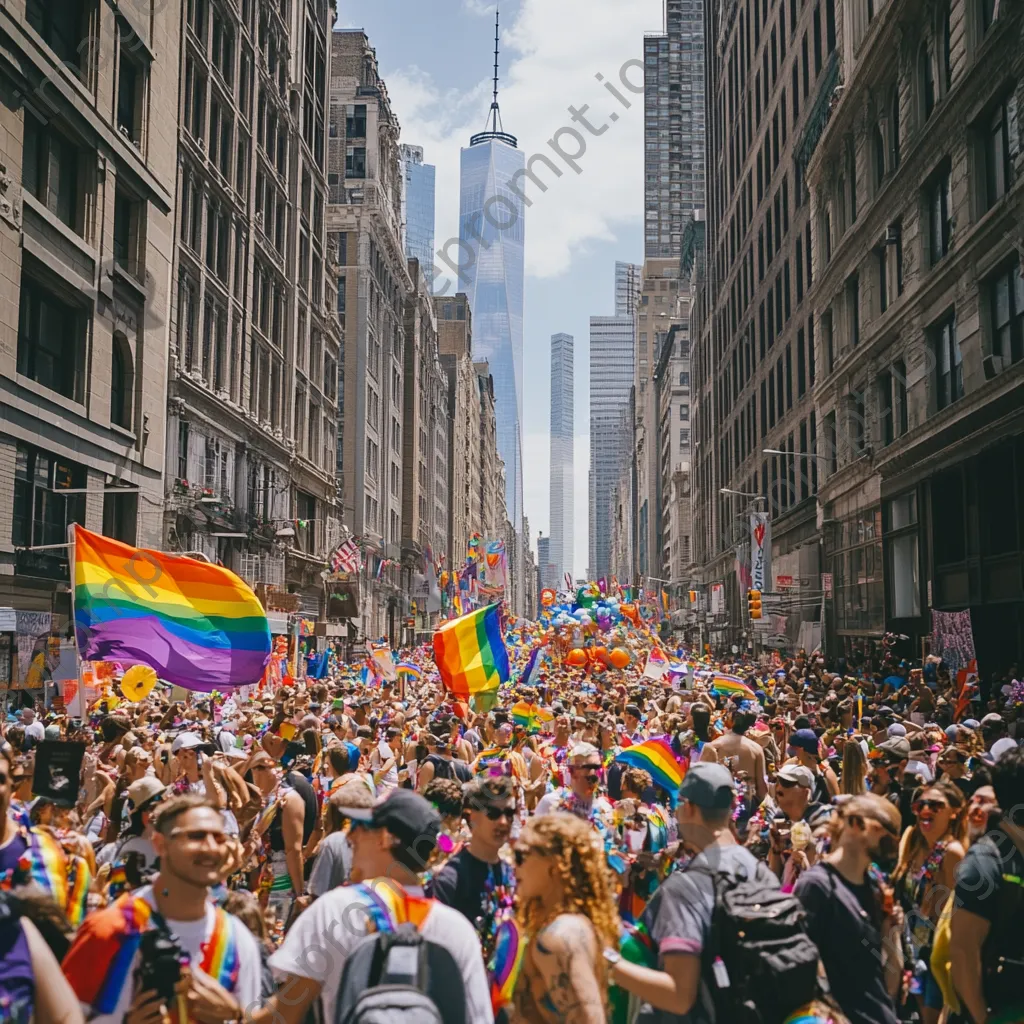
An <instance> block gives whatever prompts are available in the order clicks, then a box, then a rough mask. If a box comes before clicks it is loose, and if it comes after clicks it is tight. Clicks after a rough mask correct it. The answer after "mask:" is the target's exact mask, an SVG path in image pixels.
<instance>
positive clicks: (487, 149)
mask: <svg viewBox="0 0 1024 1024" xmlns="http://www.w3.org/2000/svg"><path fill="white" fill-rule="evenodd" d="M524 169H525V161H524V159H523V154H522V153H521V152H520V151H519V149H518V143H517V141H516V138H515V136H514V135H509V134H508V133H507V132H506V131H504V129H503V126H502V123H501V114H500V112H499V110H498V22H497V18H495V25H494V100H493V102H492V103H491V112H490V116H489V118H488V125H487V130H486V131H483V132H481V133H480V134H478V135H474V136H473V137H472V138H471V139H470V140H469V147H468V148H466V149H463V150H462V165H461V179H462V180H461V192H460V203H459V214H460V216H459V238H460V241H461V245H460V261H461V269H462V273H461V274H460V284H461V286H462V287H463V288H464V289H465V290H466V293H467V295H468V296H469V304H470V309H471V310H472V313H473V358H474V359H476V360H484V359H486V360H487V362H488V363H489V364H490V372H491V376H492V377H493V379H494V404H495V416H496V420H497V428H498V452H499V454H500V455H501V457H502V459H503V460H504V463H505V505H506V511H507V514H508V518H509V521H510V522H511V523H512V525H513V528H514V529H515V531H516V532H517V533H521V532H522V528H523V434H522V419H523V240H524V237H525V235H524V223H523V201H522V198H521V193H522V179H523V176H524V175H523V174H520V175H519V177H518V178H516V173H517V172H519V171H524ZM453 454H454V453H453Z"/></svg>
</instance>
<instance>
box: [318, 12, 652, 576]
mask: <svg viewBox="0 0 1024 1024" xmlns="http://www.w3.org/2000/svg"><path fill="white" fill-rule="evenodd" d="M501 22H502V32H501V37H502V42H501V57H500V64H501V67H500V71H499V74H500V76H501V85H500V89H501V91H500V94H499V101H500V103H501V111H502V117H503V121H504V127H505V130H506V131H508V132H511V133H513V134H515V135H517V136H518V138H519V145H520V148H521V149H522V150H523V151H524V152H525V153H526V155H527V156H528V157H529V156H531V155H533V154H536V153H546V154H548V155H549V156H551V157H552V158H553V159H555V160H556V163H557V164H558V166H560V167H562V168H563V170H564V173H563V175H562V176H561V177H560V178H557V179H556V178H554V177H553V176H552V175H550V174H549V175H546V178H547V180H549V182H550V187H549V189H548V191H547V192H546V193H544V194H542V195H537V196H536V198H535V201H534V204H533V206H532V207H531V208H530V209H528V210H527V212H526V300H525V320H524V330H523V335H524V350H525V351H524V365H525V373H524V377H525V381H526V386H525V395H524V416H523V419H524V423H523V433H524V437H523V447H524V470H523V472H524V490H525V504H526V514H527V516H528V517H529V520H530V531H531V534H532V536H531V546H533V547H534V549H536V536H537V532H538V530H543V531H544V533H547V532H548V461H549V458H548V423H549V409H550V405H549V402H550V338H551V335H552V334H557V333H558V332H560V331H565V332H567V333H569V334H571V335H573V337H574V339H575V346H574V363H575V373H576V393H575V418H576V446H575V479H576V488H575V512H576V515H575V521H576V530H575V536H574V547H575V558H574V572H575V574H576V575H583V573H584V572H585V570H586V566H587V513H588V509H587V472H588V468H589V450H588V439H589V403H588V390H589V389H588V375H589V344H588V332H589V318H590V317H591V316H592V315H602V314H603V315H609V314H611V313H613V312H614V308H613V307H614V290H613V289H614V269H615V261H616V260H627V261H629V262H635V263H640V262H642V260H643V102H642V101H643V97H642V96H637V95H635V94H632V93H630V92H629V91H628V90H627V89H626V88H625V87H624V86H623V85H621V84H620V83H619V74H620V69H622V68H623V65H625V64H626V62H627V61H630V60H637V61H642V58H643V35H644V33H645V32H657V31H660V29H661V24H662V0H515V2H513V0H506V2H504V3H503V4H502V9H501ZM338 27H339V28H362V29H365V31H366V33H367V35H368V36H369V39H370V43H371V45H373V46H374V47H375V48H376V50H377V58H378V62H379V64H380V69H381V73H382V75H383V76H384V79H385V81H386V83H387V86H388V92H389V95H390V97H391V101H392V106H393V107H394V109H395V112H396V114H397V115H398V118H399V121H400V122H401V126H402V141H403V142H407V143H410V144H413V145H421V146H423V147H424V149H425V156H426V160H427V162H428V163H432V164H434V165H435V166H436V167H437V209H436V228H435V234H436V239H437V245H440V244H441V243H443V241H444V240H446V239H448V238H450V237H453V236H457V235H458V197H459V148H460V147H461V146H465V145H468V141H469V136H470V134H471V133H473V132H476V131H481V130H483V128H484V127H485V122H486V120H487V114H488V108H489V106H490V99H491V97H490V92H491V74H492V63H493V59H494V58H493V48H494V5H493V3H491V4H488V3H486V2H485V0H435V2H434V3H432V4H419V3H414V2H413V0H341V2H340V4H339V17H338ZM598 73H600V74H601V75H603V77H604V79H605V80H606V81H607V82H612V83H615V84H616V86H617V88H618V90H619V92H620V94H622V95H623V96H625V97H626V99H627V100H629V101H632V105H631V107H630V108H629V109H628V110H627V109H625V108H624V107H623V106H621V105H620V104H619V103H618V101H617V100H616V99H615V98H613V96H611V95H610V94H609V93H608V92H606V91H605V87H604V86H603V85H602V84H601V83H600V82H598V81H597V80H596V79H595V75H596V74H598ZM626 74H627V76H628V77H629V78H630V80H631V81H633V82H634V83H639V82H640V80H641V72H640V70H639V66H638V67H636V68H633V69H629V68H627V70H626ZM583 104H588V105H589V106H590V110H589V111H588V112H587V113H586V115H585V116H586V117H587V119H588V120H589V121H590V123H591V124H592V125H593V127H594V128H595V129H597V130H600V128H601V126H602V125H607V130H606V131H604V132H603V133H602V134H601V135H600V136H590V135H588V134H587V133H585V132H583V130H582V127H581V126H580V125H576V126H575V127H576V128H577V129H579V130H580V131H581V133H582V134H583V136H584V137H585V139H586V145H587V149H586V152H585V153H584V154H583V155H582V156H580V158H579V160H578V166H579V170H580V173H579V174H576V173H574V172H573V171H572V170H571V169H569V168H568V167H567V166H566V165H565V164H564V163H562V162H561V161H559V160H558V158H557V157H556V156H555V154H553V153H552V150H551V147H550V146H549V145H548V142H549V140H550V139H552V138H553V137H554V136H555V133H556V132H557V131H558V130H559V129H560V128H567V127H572V126H573V125H572V117H571V115H570V113H569V111H568V107H569V106H574V107H575V108H576V109H577V110H581V109H582V107H583ZM612 112H616V113H617V114H619V115H621V116H618V117H617V119H616V120H615V122H614V123H612V122H611V121H609V120H608V115H610V114H611V113H612ZM574 145H575V143H574V142H573V140H572V139H571V138H570V137H567V136H564V137H563V148H564V149H565V150H567V151H569V152H570V153H571V152H572V147H573V146H574ZM542 173H543V172H542Z"/></svg>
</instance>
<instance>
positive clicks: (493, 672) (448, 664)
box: [434, 604, 509, 702]
mask: <svg viewBox="0 0 1024 1024" xmlns="http://www.w3.org/2000/svg"><path fill="white" fill-rule="evenodd" d="M434 661H435V662H436V663H437V669H438V671H439V672H440V674H441V682H442V683H444V687H445V689H446V690H447V691H448V692H449V693H451V694H452V695H453V696H455V697H457V698H459V699H461V700H463V701H468V700H469V698H470V697H475V698H478V700H481V699H482V700H483V701H485V702H486V701H490V700H492V699H493V698H496V697H497V694H498V687H499V686H501V684H502V683H507V682H508V678H509V663H508V651H507V650H506V648H505V641H504V639H503V638H502V633H501V616H500V615H499V613H498V606H497V605H496V604H492V605H488V606H487V607H486V608H478V609H477V610H476V611H475V612H470V613H469V614H468V615H463V616H462V617H461V618H458V619H452V620H450V621H449V622H446V623H445V624H444V625H443V626H441V628H440V629H439V630H438V631H437V632H436V633H435V634H434Z"/></svg>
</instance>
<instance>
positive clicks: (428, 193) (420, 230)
mask: <svg viewBox="0 0 1024 1024" xmlns="http://www.w3.org/2000/svg"><path fill="white" fill-rule="evenodd" d="M399 152H400V154H401V161H402V225H403V229H404V231H405V255H406V256H407V257H408V258H409V259H411V260H419V264H420V268H421V270H422V273H423V275H424V278H425V279H426V282H427V288H428V290H429V291H431V292H432V291H433V273H432V271H433V267H434V165H433V164H425V163H424V162H423V147H422V146H404V145H403V146H402V147H401V148H400V150H399Z"/></svg>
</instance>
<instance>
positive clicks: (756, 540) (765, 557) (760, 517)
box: [750, 512, 772, 590]
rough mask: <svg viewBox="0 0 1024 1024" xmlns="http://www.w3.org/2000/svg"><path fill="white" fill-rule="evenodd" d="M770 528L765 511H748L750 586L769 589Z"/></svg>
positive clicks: (770, 581)
mask: <svg viewBox="0 0 1024 1024" xmlns="http://www.w3.org/2000/svg"><path fill="white" fill-rule="evenodd" d="M771 558H772V529H771V520H770V519H769V518H768V513H767V512H751V513H750V587H751V589H752V590H771V583H772V572H771Z"/></svg>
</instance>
